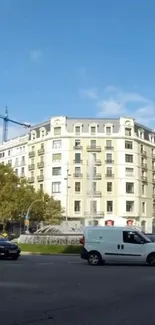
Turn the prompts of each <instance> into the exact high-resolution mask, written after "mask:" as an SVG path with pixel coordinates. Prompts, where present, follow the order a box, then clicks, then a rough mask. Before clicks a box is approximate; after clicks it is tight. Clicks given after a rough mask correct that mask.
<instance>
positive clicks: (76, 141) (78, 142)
mask: <svg viewBox="0 0 155 325" xmlns="http://www.w3.org/2000/svg"><path fill="white" fill-rule="evenodd" d="M80 145H81V141H80V140H75V148H79V147H80Z"/></svg>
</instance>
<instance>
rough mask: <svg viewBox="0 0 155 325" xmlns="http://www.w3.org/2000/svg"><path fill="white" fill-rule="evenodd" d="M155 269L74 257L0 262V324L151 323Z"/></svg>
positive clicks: (154, 317)
mask: <svg viewBox="0 0 155 325" xmlns="http://www.w3.org/2000/svg"><path fill="white" fill-rule="evenodd" d="M154 298H155V268H151V267H147V266H121V265H119V266H116V265H115V266H112V265H107V266H101V267H91V266H88V265H87V263H85V262H83V261H81V260H80V258H79V257H67V256H66V257H58V256H55V257H50V256H49V257H48V256H46V257H45V256H22V257H21V258H20V260H18V261H0V323H1V324H4V325H27V324H28V325H32V324H34V325H87V324H88V325H100V324H102V325H103V324H105V325H117V324H118V325H131V324H132V323H133V324H136V325H139V324H140V325H146V324H147V325H154V324H155V314H154V306H155V304H154V301H155V300H154Z"/></svg>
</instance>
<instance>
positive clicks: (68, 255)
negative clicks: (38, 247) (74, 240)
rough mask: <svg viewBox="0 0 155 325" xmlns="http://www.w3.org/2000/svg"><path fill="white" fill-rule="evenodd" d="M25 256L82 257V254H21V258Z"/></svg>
mask: <svg viewBox="0 0 155 325" xmlns="http://www.w3.org/2000/svg"><path fill="white" fill-rule="evenodd" d="M24 255H26V256H30V255H36V256H42V255H44V256H80V254H67V253H66V254H65V253H64V254H63V253H60V254H58V253H39V252H38V253H37V252H36V253H34V252H33V253H32V252H21V256H24Z"/></svg>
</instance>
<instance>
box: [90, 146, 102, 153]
mask: <svg viewBox="0 0 155 325" xmlns="http://www.w3.org/2000/svg"><path fill="white" fill-rule="evenodd" d="M87 151H88V152H101V146H87Z"/></svg>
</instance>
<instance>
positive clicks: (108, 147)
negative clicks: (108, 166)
mask: <svg viewBox="0 0 155 325" xmlns="http://www.w3.org/2000/svg"><path fill="white" fill-rule="evenodd" d="M104 148H105V150H114V147H113V146H105V147H104Z"/></svg>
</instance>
